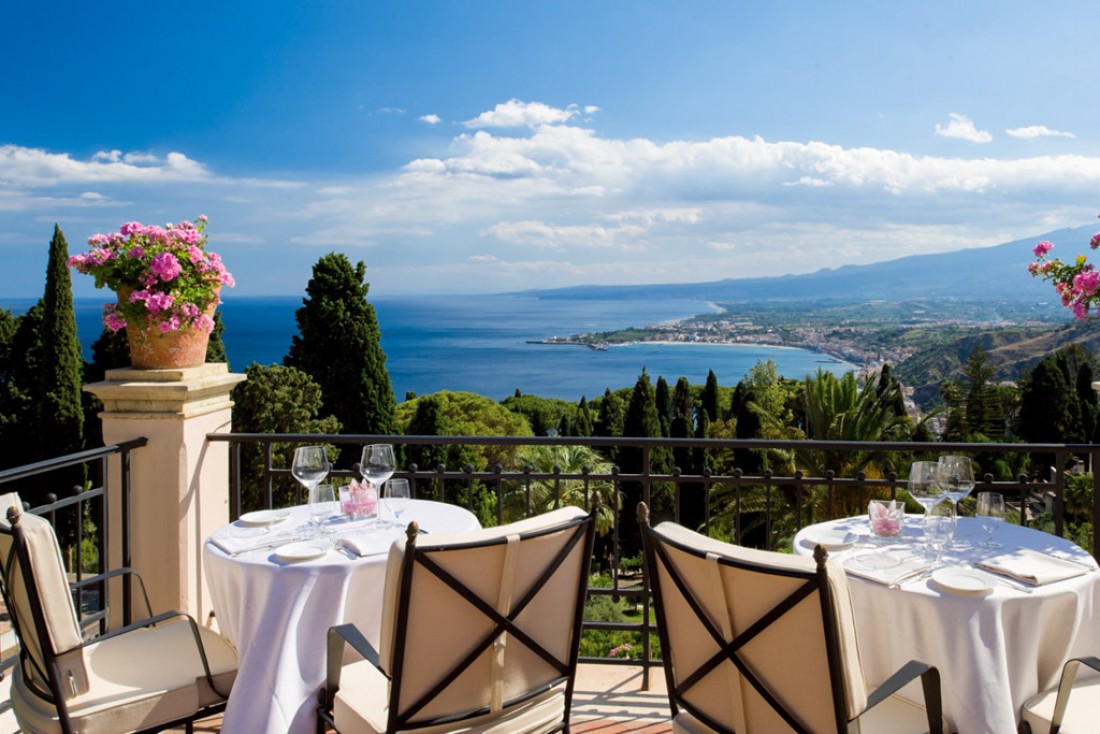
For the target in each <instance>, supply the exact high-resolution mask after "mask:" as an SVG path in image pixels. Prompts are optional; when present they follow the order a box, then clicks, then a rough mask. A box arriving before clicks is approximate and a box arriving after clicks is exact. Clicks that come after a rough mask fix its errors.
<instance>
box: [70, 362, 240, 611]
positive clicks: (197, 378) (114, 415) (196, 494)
mask: <svg viewBox="0 0 1100 734" xmlns="http://www.w3.org/2000/svg"><path fill="white" fill-rule="evenodd" d="M106 378H107V379H106V380H105V381H104V382H96V383H93V384H90V385H85V386H84V389H85V390H87V391H88V392H90V393H92V394H93V395H95V396H96V397H98V398H99V399H100V400H102V401H103V406H104V408H103V412H102V413H100V418H101V419H102V421H103V442H104V444H106V445H111V444H114V443H119V442H121V441H125V440H127V439H131V438H138V437H140V436H144V437H145V438H147V439H148V440H149V443H148V444H147V445H146V446H144V447H143V448H140V449H137V450H135V451H133V452H132V453H131V455H130V457H131V460H130V479H131V484H130V492H131V497H130V511H131V516H130V517H131V524H130V529H131V535H130V537H131V546H130V548H131V554H132V564H131V565H132V566H133V567H134V568H135V569H137V571H138V572H139V573H140V574H141V576H142V578H143V579H144V581H145V586H146V588H147V589H148V592H149V598H150V601H151V602H152V606H153V612H154V613H160V612H163V611H167V610H169V609H178V610H180V611H184V612H187V613H189V614H191V615H193V616H194V617H195V618H196V619H197V620H199V622H200V624H201V623H202V622H203V621H204V620H205V619H206V617H207V615H208V614H209V612H210V595H209V593H208V591H207V588H206V579H205V578H204V577H203V572H202V543H203V540H204V539H205V538H206V537H207V536H209V535H210V533H212V532H213V531H214V530H216V529H217V528H219V527H221V526H222V525H225V524H226V523H228V522H229V444H228V443H222V442H209V441H207V440H206V436H207V434H210V433H228V432H229V431H230V430H231V420H232V414H231V408H232V406H233V402H232V401H231V400H230V399H229V393H230V390H232V389H233V387H234V386H235V385H237V384H238V383H240V382H242V381H244V379H245V376H244V375H239V374H232V373H230V372H229V369H228V367H227V366H226V365H225V364H215V363H212V364H205V365H202V366H201V367H191V368H187V369H159V370H138V369H131V368H125V369H118V370H110V371H108V372H107V374H106ZM108 471H109V478H108V487H109V488H110V490H109V491H110V495H109V498H108V502H109V506H110V511H111V515H110V517H109V518H108V521H109V522H110V524H111V533H110V535H111V537H110V548H109V549H108V552H109V555H108V560H109V566H108V567H109V568H116V567H118V566H120V565H122V532H121V530H122V524H121V507H122V501H121V499H122V498H121V487H122V483H121V466H120V462H119V460H118V459H117V458H114V459H113V460H112V461H111V462H110V466H109V470H108ZM117 595H118V592H117V590H114V589H112V602H111V603H112V607H113V608H114V609H116V610H117V609H120V608H121V607H120V605H119V604H118V602H117V598H118V596H117ZM134 599H135V601H134V613H135V616H140V615H141V613H142V608H141V602H140V600H139V597H137V596H135V598H134Z"/></svg>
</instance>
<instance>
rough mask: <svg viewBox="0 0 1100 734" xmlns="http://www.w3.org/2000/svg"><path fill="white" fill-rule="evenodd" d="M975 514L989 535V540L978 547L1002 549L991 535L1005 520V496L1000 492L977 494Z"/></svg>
mask: <svg viewBox="0 0 1100 734" xmlns="http://www.w3.org/2000/svg"><path fill="white" fill-rule="evenodd" d="M975 514H976V515H977V516H978V518H979V519H980V520H981V523H982V527H983V528H984V529H985V531H986V532H987V533H989V538H987V539H986V540H983V541H982V542H981V543H979V544H978V545H980V546H982V547H983V548H1002V547H1003V546H1002V545H1001V544H1000V543H998V542H996V541H995V540H993V533H994V531H996V530H997V527H998V526H999V525H1000V524H1001V523H1002V522H1004V519H1005V496H1004V495H1003V494H1001V493H1000V492H981V493H979V494H978V508H977V510H976V511H975Z"/></svg>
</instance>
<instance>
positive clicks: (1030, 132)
mask: <svg viewBox="0 0 1100 734" xmlns="http://www.w3.org/2000/svg"><path fill="white" fill-rule="evenodd" d="M1005 132H1006V133H1007V134H1009V135H1011V136H1012V137H1014V138H1076V137H1077V136H1076V135H1074V134H1073V133H1070V132H1063V131H1061V130H1051V129H1050V128H1049V127H1047V126H1046V125H1029V126H1027V127H1014V128H1010V129H1008V130H1005Z"/></svg>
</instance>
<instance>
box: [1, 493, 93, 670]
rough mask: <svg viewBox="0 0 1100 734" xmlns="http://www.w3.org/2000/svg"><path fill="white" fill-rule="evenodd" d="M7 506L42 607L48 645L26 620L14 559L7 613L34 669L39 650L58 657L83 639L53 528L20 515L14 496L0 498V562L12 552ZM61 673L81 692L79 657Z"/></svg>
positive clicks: (23, 590)
mask: <svg viewBox="0 0 1100 734" xmlns="http://www.w3.org/2000/svg"><path fill="white" fill-rule="evenodd" d="M13 506H14V507H18V508H19V510H20V512H21V513H22V514H21V516H20V519H19V525H20V526H21V527H22V528H23V533H24V535H25V537H26V539H27V545H28V549H29V551H30V561H31V567H32V571H33V573H34V578H35V582H36V584H37V587H38V594H39V598H40V600H41V603H42V607H43V616H44V617H45V620H46V629H47V630H48V632H49V637H50V639H49V640H39V639H38V636H37V630H36V628H35V625H34V620H33V618H32V617H31V611H30V598H29V596H28V594H27V588H26V586H25V585H24V581H23V570H22V568H20V567H19V564H18V561H17V560H16V561H14V562H13V564H12V577H13V578H9V579H5V581H6V583H7V586H8V593H9V594H10V595H11V596H12V600H13V601H12V603H13V605H14V607H15V609H14V610H11V611H12V612H13V613H14V614H15V615H16V616H17V617H18V619H19V631H20V634H21V635H22V639H20V644H22V645H23V647H24V649H25V650H26V652H27V654H29V655H30V656H31V658H32V659H33V660H34V661H35V662H36V663H37V664H38V665H39V666H44V663H43V657H42V649H43V647H44V646H45V645H48V646H49V649H50V650H51V651H52V652H53V653H55V654H59V653H62V652H65V651H66V650H71V649H73V648H76V647H79V646H80V645H81V643H82V642H83V641H84V640H83V638H82V637H81V634H80V625H79V623H78V622H77V617H76V608H75V607H74V606H73V598H72V594H71V592H70V591H69V578H68V575H67V574H66V572H65V566H64V564H63V562H62V558H61V548H60V547H59V546H58V544H57V536H56V535H55V534H54V530H53V526H52V525H50V523H49V522H48V521H47V520H45V519H44V518H41V517H39V516H37V515H33V514H31V513H29V512H22V510H23V502H22V500H20V499H19V495H18V494H15V493H14V492H13V493H9V494H5V495H0V529H3V530H4V532H3V533H0V558H2V560H3V561H5V562H6V561H7V559H8V555H9V553H10V552H11V551H12V543H13V541H14V538H13V537H12V535H11V525H10V524H9V523H8V517H7V515H8V508H9V507H13ZM5 572H6V569H5ZM62 669H63V674H64V676H65V677H66V678H68V677H69V674H70V673H71V674H72V679H73V680H74V681H75V683H76V687H77V690H79V691H83V690H86V689H87V685H86V683H85V679H86V674H85V671H84V668H83V664H82V661H81V659H80V656H79V655H73V656H69V657H67V658H66V662H65V663H64V664H63V665H62ZM38 684H39V685H40V686H41V687H43V688H46V687H48V683H47V682H46V681H38Z"/></svg>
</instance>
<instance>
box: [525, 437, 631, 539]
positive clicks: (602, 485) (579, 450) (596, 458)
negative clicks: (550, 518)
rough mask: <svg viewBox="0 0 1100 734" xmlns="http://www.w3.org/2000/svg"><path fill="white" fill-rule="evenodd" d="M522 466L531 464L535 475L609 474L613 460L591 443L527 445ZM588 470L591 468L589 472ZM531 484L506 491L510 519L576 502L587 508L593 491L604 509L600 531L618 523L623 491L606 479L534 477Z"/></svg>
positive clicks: (600, 512)
mask: <svg viewBox="0 0 1100 734" xmlns="http://www.w3.org/2000/svg"><path fill="white" fill-rule="evenodd" d="M516 461H517V462H518V463H519V465H520V466H524V467H530V468H531V473H532V474H562V475H579V474H584V473H591V474H596V475H602V476H608V475H610V474H611V463H610V462H608V461H606V460H605V459H604V458H603V456H601V455H600V453H599V452H598V451H596V450H595V449H593V448H592V447H590V446H527V447H524V448H523V449H521V450H520V451H519V453H518V454H517V455H516ZM586 470H587V471H586ZM526 490H527V487H526V486H525V487H521V488H519V489H517V490H514V491H511V492H506V493H505V495H504V513H505V516H506V518H516V517H523V516H524V515H526V514H528V513H527V510H528V508H530V511H531V512H532V513H536V514H537V513H541V512H549V511H550V510H553V509H555V508H557V507H563V506H565V505H572V506H574V507H580V508H582V509H585V510H587V509H588V505H589V501H590V497H591V496H592V493H593V492H599V493H600V508H599V510H598V511H597V512H596V530H597V531H598V532H599V533H600V535H606V534H607V533H609V532H610V531H611V529H612V528H613V527H614V526H615V513H616V512H618V511H619V509H620V508H621V507H622V496H621V493H618V492H615V490H614V486H613V485H612V484H611V482H609V481H607V480H606V479H598V480H597V479H593V480H590V481H588V482H587V487H586V482H585V480H583V479H533V480H532V481H531V482H530V492H529V493H528V491H526Z"/></svg>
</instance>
